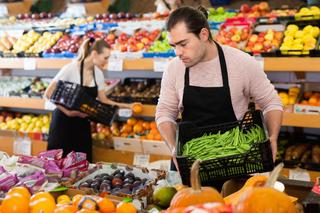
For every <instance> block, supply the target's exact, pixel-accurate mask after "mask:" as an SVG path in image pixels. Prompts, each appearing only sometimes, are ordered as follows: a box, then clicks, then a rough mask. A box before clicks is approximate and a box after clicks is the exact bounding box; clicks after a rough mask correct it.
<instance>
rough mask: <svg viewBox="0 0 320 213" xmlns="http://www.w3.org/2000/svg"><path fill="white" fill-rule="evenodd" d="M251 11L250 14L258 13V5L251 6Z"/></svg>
mask: <svg viewBox="0 0 320 213" xmlns="http://www.w3.org/2000/svg"><path fill="white" fill-rule="evenodd" d="M251 11H252V12H258V11H259V5H257V4H256V5H253V6H252V7H251Z"/></svg>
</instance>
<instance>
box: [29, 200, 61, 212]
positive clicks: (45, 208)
mask: <svg viewBox="0 0 320 213" xmlns="http://www.w3.org/2000/svg"><path fill="white" fill-rule="evenodd" d="M29 206H30V213H39V212H42V213H54V209H55V208H56V204H55V202H52V200H50V199H48V198H40V199H37V200H35V201H32V202H30V204H29Z"/></svg>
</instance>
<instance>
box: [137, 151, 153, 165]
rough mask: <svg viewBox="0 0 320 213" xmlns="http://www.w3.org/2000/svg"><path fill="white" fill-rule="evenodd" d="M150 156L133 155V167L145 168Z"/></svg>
mask: <svg viewBox="0 0 320 213" xmlns="http://www.w3.org/2000/svg"><path fill="white" fill-rule="evenodd" d="M149 158H150V155H143V154H134V157H133V165H135V166H146V165H147V164H149Z"/></svg>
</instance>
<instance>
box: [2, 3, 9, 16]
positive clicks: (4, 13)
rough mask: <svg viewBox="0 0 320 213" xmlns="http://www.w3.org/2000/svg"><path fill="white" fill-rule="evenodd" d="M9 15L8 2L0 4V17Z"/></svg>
mask: <svg viewBox="0 0 320 213" xmlns="http://www.w3.org/2000/svg"><path fill="white" fill-rule="evenodd" d="M7 15H8V8H7V5H6V4H0V17H5V16H7Z"/></svg>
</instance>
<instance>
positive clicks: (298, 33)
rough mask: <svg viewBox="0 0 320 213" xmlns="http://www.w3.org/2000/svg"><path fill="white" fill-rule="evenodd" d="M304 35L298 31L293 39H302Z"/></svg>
mask: <svg viewBox="0 0 320 213" xmlns="http://www.w3.org/2000/svg"><path fill="white" fill-rule="evenodd" d="M303 35H304V33H303V31H302V30H298V31H297V32H296V33H295V34H294V37H295V38H302V37H303Z"/></svg>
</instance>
